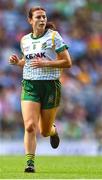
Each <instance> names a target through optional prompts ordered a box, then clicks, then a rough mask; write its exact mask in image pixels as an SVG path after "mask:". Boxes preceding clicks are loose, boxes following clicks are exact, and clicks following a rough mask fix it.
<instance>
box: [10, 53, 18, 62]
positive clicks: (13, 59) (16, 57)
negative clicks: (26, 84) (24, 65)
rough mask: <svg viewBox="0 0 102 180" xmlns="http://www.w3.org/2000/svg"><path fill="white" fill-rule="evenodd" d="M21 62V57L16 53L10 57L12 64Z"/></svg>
mask: <svg viewBox="0 0 102 180" xmlns="http://www.w3.org/2000/svg"><path fill="white" fill-rule="evenodd" d="M18 62H19V57H18V56H17V55H15V54H13V55H12V56H10V58H9V63H10V64H12V65H17V64H18Z"/></svg>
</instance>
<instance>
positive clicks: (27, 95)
mask: <svg viewBox="0 0 102 180" xmlns="http://www.w3.org/2000/svg"><path fill="white" fill-rule="evenodd" d="M60 98H61V83H60V81H59V80H23V81H22V93H21V100H28V101H33V102H39V103H41V108H42V109H50V108H54V107H57V106H59V103H60Z"/></svg>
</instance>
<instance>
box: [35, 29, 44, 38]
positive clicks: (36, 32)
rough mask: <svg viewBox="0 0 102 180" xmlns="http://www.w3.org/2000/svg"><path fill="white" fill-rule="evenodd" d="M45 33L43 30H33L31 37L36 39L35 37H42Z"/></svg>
mask: <svg viewBox="0 0 102 180" xmlns="http://www.w3.org/2000/svg"><path fill="white" fill-rule="evenodd" d="M44 33H45V29H43V30H39V31H38V30H37V31H36V30H33V37H34V38H37V37H40V36H42V35H43V34H44Z"/></svg>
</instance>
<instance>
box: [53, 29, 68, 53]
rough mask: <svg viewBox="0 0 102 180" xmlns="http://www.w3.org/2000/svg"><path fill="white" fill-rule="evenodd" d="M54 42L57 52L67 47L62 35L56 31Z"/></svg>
mask: <svg viewBox="0 0 102 180" xmlns="http://www.w3.org/2000/svg"><path fill="white" fill-rule="evenodd" d="M54 44H55V51H56V52H57V53H59V52H61V51H63V50H64V49H68V46H67V45H66V44H65V42H64V40H63V39H62V37H61V36H60V34H59V33H58V32H56V35H55V39H54Z"/></svg>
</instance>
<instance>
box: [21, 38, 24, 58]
mask: <svg viewBox="0 0 102 180" xmlns="http://www.w3.org/2000/svg"><path fill="white" fill-rule="evenodd" d="M20 49H21V54H22V55H24V53H23V48H22V39H21V41H20Z"/></svg>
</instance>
